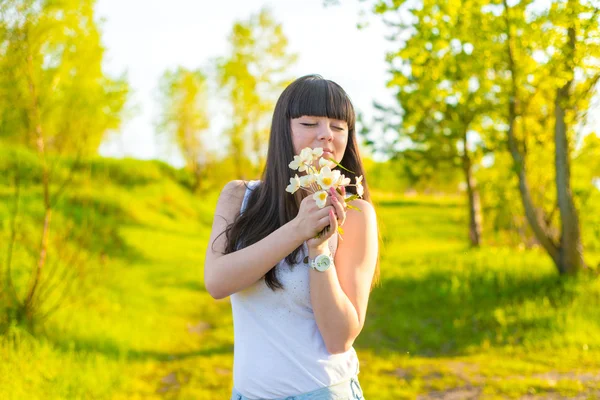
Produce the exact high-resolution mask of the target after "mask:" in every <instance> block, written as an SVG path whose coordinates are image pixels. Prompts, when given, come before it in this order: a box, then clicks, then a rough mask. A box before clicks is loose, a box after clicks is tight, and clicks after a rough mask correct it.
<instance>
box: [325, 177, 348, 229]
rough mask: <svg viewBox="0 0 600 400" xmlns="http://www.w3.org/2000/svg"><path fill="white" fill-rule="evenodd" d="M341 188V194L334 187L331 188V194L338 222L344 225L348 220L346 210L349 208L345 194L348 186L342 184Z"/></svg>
mask: <svg viewBox="0 0 600 400" xmlns="http://www.w3.org/2000/svg"><path fill="white" fill-rule="evenodd" d="M340 190H341V191H342V194H339V193H338V192H337V190H335V189H334V188H330V189H329V194H330V195H331V205H332V206H333V208H335V213H336V215H337V221H338V224H339V226H342V225H344V222H346V210H347V209H348V206H347V205H346V201H345V196H344V195H345V194H346V188H345V187H343V186H342V187H341V189H340ZM336 230H337V229H336Z"/></svg>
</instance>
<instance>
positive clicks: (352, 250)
mask: <svg viewBox="0 0 600 400" xmlns="http://www.w3.org/2000/svg"><path fill="white" fill-rule="evenodd" d="M352 204H353V205H356V206H357V207H358V208H360V209H361V210H362V212H361V211H356V210H348V213H347V215H346V221H345V224H344V231H345V233H344V236H343V240H340V241H339V242H338V249H337V251H336V255H335V260H334V265H333V266H332V267H330V268H329V269H328V270H327V271H325V272H318V271H315V270H312V269H311V271H310V293H311V302H312V305H313V310H314V313H315V319H316V321H317V325H318V327H319V331H320V332H321V335H322V336H323V340H324V342H325V345H326V346H327V350H328V351H329V352H330V353H331V354H337V353H343V352H345V351H348V350H349V349H350V347H351V346H352V344H353V343H354V340H355V339H356V337H357V336H358V334H359V333H360V331H361V330H362V328H363V326H364V323H365V315H366V311H367V304H368V301H369V294H370V289H371V282H372V279H373V274H374V272H375V266H376V263H377V251H378V239H377V237H378V236H377V222H376V216H375V210H374V209H373V206H372V205H371V203H369V202H367V201H364V200H355V201H354V202H353V203H352ZM320 252H322V251H320V250H319V249H312V248H310V249H309V253H312V254H309V256H310V257H315V256H316V255H317V254H320Z"/></svg>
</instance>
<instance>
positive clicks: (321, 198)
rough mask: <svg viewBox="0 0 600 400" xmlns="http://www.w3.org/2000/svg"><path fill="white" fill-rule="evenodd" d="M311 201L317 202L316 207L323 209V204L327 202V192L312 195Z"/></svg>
mask: <svg viewBox="0 0 600 400" xmlns="http://www.w3.org/2000/svg"><path fill="white" fill-rule="evenodd" d="M313 199H315V201H316V202H317V207H319V208H323V207H325V203H326V202H327V192H326V191H324V190H321V191H320V192H317V193H315V194H313Z"/></svg>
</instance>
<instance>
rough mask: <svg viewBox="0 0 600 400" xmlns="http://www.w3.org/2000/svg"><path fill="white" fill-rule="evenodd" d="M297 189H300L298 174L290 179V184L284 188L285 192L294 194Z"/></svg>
mask: <svg viewBox="0 0 600 400" xmlns="http://www.w3.org/2000/svg"><path fill="white" fill-rule="evenodd" d="M298 189H300V178H298V174H296V176H294V177H293V178H290V184H289V185H288V187H286V188H285V191H286V192H290V193H292V194H294V193H296V190H298Z"/></svg>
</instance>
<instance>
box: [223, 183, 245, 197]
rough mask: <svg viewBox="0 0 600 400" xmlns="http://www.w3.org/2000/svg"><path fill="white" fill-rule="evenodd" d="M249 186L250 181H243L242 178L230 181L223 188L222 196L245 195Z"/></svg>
mask: <svg viewBox="0 0 600 400" xmlns="http://www.w3.org/2000/svg"><path fill="white" fill-rule="evenodd" d="M247 186H248V182H246V181H242V180H240V179H237V180H234V181H229V182H227V184H226V185H225V186H223V189H221V197H229V196H239V195H241V196H244V193H245V192H246V187H247Z"/></svg>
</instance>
